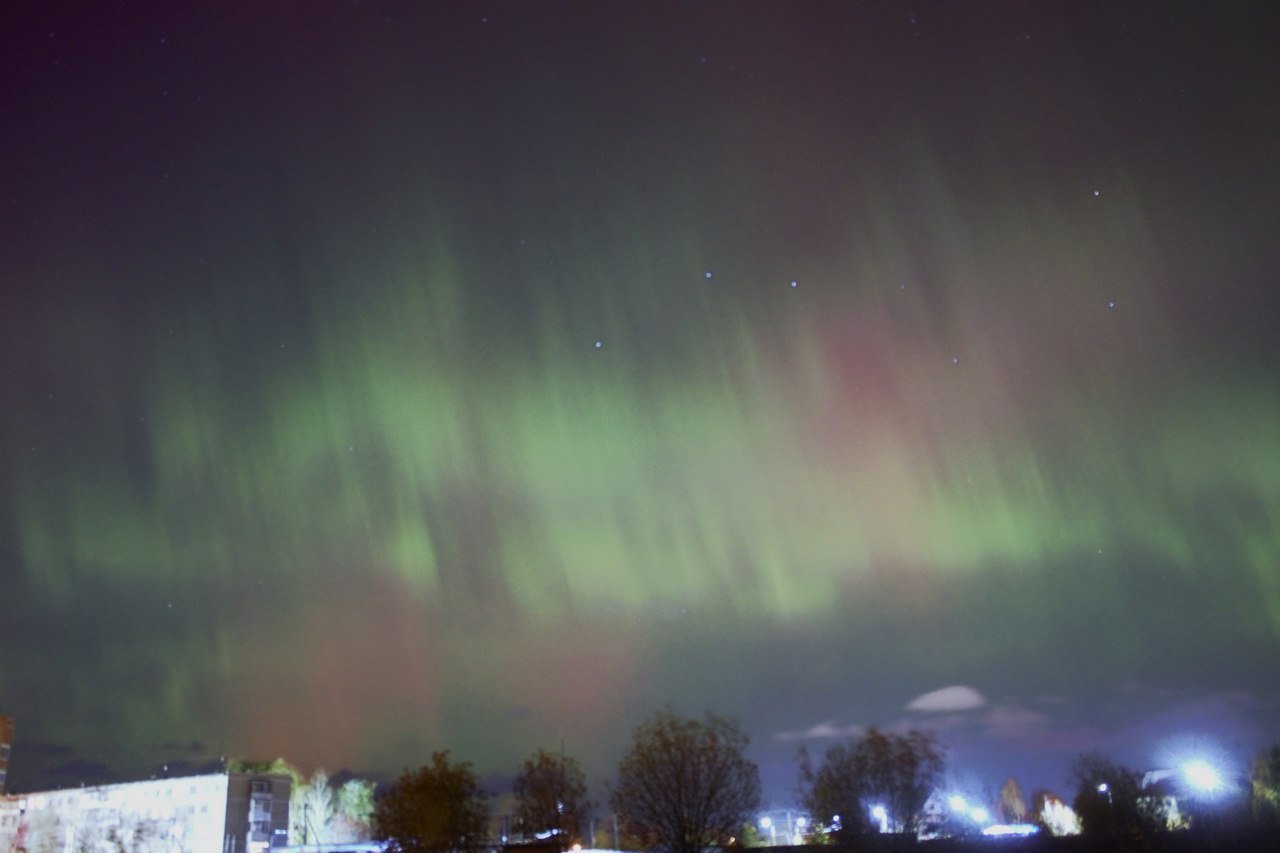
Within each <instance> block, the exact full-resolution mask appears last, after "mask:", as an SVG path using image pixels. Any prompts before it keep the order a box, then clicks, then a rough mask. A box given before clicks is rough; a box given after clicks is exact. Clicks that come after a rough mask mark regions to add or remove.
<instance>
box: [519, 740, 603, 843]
mask: <svg viewBox="0 0 1280 853" xmlns="http://www.w3.org/2000/svg"><path fill="white" fill-rule="evenodd" d="M515 797H516V818H517V820H519V822H520V826H521V828H522V829H523V831H524V832H525V833H526V834H529V833H532V834H535V835H538V836H543V835H544V834H549V835H548V837H550V836H554V837H555V838H556V839H557V840H558V841H559V842H560V843H561V844H562V845H564V846H567V845H568V844H569V843H571V842H572V840H573V839H575V838H578V837H579V836H580V835H581V833H582V827H583V824H584V823H585V821H586V819H587V816H588V815H589V814H590V811H591V803H590V802H589V801H588V800H587V781H586V777H585V776H583V774H582V770H581V768H579V767H578V762H576V761H574V760H573V759H572V758H569V757H566V756H565V755H564V754H563V753H550V752H547V751H546V750H544V749H540V750H538V751H537V752H535V753H534V754H533V755H531V756H530V757H529V758H527V759H525V762H524V767H523V768H521V770H520V775H518V776H516V780H515Z"/></svg>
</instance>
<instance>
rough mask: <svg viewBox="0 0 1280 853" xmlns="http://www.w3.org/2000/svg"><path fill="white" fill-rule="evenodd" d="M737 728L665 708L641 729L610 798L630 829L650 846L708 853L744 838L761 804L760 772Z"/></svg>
mask: <svg viewBox="0 0 1280 853" xmlns="http://www.w3.org/2000/svg"><path fill="white" fill-rule="evenodd" d="M747 743H748V738H747V736H746V735H745V734H744V733H743V732H742V730H741V729H740V728H739V727H738V725H737V724H736V723H733V722H731V721H729V720H726V719H724V718H723V717H718V716H716V715H714V714H711V713H707V714H706V715H704V717H703V719H701V720H696V719H686V718H681V717H677V716H676V715H675V714H673V713H672V712H670V711H660V712H658V713H657V714H655V715H654V716H653V717H652V718H651V719H649V720H648V721H647V722H645V723H642V724H641V725H639V726H638V727H637V728H636V730H635V733H634V735H633V737H632V743H631V748H630V749H629V750H628V751H627V753H626V754H625V755H624V756H623V758H622V761H621V763H620V764H619V765H618V781H617V787H616V788H615V789H614V791H613V795H612V797H611V798H610V801H611V803H612V805H613V808H614V811H615V812H616V813H617V815H618V821H619V823H620V824H621V827H622V830H623V832H624V833H625V834H626V835H627V836H629V837H631V838H634V839H635V840H636V841H637V842H639V843H640V844H641V845H643V846H644V847H645V848H650V849H651V848H660V849H663V850H665V851H668V853H701V851H702V850H703V849H705V848H707V847H720V846H724V845H725V844H727V843H728V841H729V839H730V838H732V837H735V836H737V834H738V833H739V832H740V831H741V828H742V825H743V823H745V822H746V821H747V819H748V818H750V817H751V816H752V814H753V813H754V812H755V810H756V809H757V808H758V807H759V805H760V771H759V769H758V768H757V767H756V765H755V763H754V762H752V761H750V760H748V759H747V757H746V755H745V754H744V751H745V750H746V747H747Z"/></svg>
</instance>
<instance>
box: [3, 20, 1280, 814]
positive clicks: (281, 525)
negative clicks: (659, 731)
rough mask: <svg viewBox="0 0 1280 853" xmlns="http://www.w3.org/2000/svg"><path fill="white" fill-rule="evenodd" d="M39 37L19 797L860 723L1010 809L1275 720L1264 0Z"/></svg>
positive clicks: (246, 26) (9, 267) (8, 609)
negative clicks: (1074, 767)
mask: <svg viewBox="0 0 1280 853" xmlns="http://www.w3.org/2000/svg"><path fill="white" fill-rule="evenodd" d="M57 5H58V4H51V5H50V6H49V7H46V8H43V9H42V10H41V11H39V12H30V13H24V14H15V16H14V17H15V21H14V23H13V24H12V26H9V25H6V26H5V27H4V28H2V29H3V32H4V33H5V34H4V35H3V37H0V38H2V39H3V42H4V48H5V49H4V50H3V52H2V53H0V55H2V56H3V59H0V62H2V63H3V65H4V71H5V78H6V79H8V80H11V81H17V85H10V86H8V87H7V90H6V93H5V94H4V95H3V115H4V116H5V128H6V130H5V140H4V143H3V145H4V154H5V156H4V157H3V165H2V166H0V168H2V169H3V178H4V180H3V188H4V199H3V201H4V204H3V209H4V211H5V212H4V214H3V216H0V241H2V242H0V288H3V311H2V313H0V335H2V337H3V339H2V340H0V364H2V365H3V368H4V369H3V371H2V375H0V395H2V396H0V430H2V433H0V436H2V438H3V445H2V451H3V453H2V455H0V484H2V486H3V501H2V502H0V608H2V609H3V618H2V619H0V711H3V712H5V713H10V714H13V715H14V716H15V717H16V718H17V724H18V728H17V739H16V741H15V745H14V757H13V762H12V765H11V767H12V770H11V777H10V778H11V783H12V786H13V787H23V786H26V787H34V786H38V785H44V784H74V783H75V782H77V781H81V780H82V779H83V777H85V776H88V777H89V779H90V780H94V781H96V780H98V779H101V778H127V777H137V776H145V775H149V774H151V773H154V772H156V771H155V768H156V767H158V766H160V765H161V764H163V763H165V762H174V763H177V762H179V761H187V762H190V763H193V764H199V763H200V762H204V761H208V760H211V759H215V760H216V759H217V758H218V757H219V756H240V755H252V756H267V757H269V756H274V755H284V756H285V757H287V758H289V759H290V760H292V761H294V762H295V763H297V764H299V765H300V766H302V767H304V768H305V769H308V770H309V769H310V768H312V767H315V766H318V765H323V766H325V767H327V768H328V769H330V770H331V771H333V770H337V769H339V768H343V767H345V768H350V769H352V770H355V771H357V772H370V773H381V774H391V773H395V772H397V771H398V770H399V769H400V768H401V767H404V766H416V765H417V764H420V763H422V762H424V761H426V760H427V758H428V757H429V755H430V752H431V751H432V750H434V749H442V748H448V749H452V750H453V751H454V753H455V754H456V755H458V756H459V757H461V758H464V759H467V760H472V761H474V762H475V763H476V765H477V768H478V769H479V770H480V771H481V772H482V773H485V774H489V775H491V776H495V777H501V776H503V775H504V774H508V775H509V774H511V773H514V771H515V770H516V769H518V766H519V762H520V761H521V760H522V759H523V758H524V756H525V755H527V754H528V753H529V752H530V751H532V750H533V749H534V748H536V747H538V746H546V745H548V744H552V745H554V744H558V743H559V742H560V741H561V740H562V739H563V740H564V742H565V744H566V749H568V750H569V751H570V752H573V753H575V754H576V755H578V756H579V758H580V760H582V762H583V764H584V766H585V767H586V768H587V770H588V772H589V774H590V775H591V777H592V781H593V783H600V782H603V781H606V780H607V779H608V777H609V774H610V773H611V772H612V767H613V766H614V762H615V760H616V757H617V755H618V753H619V750H620V746H621V744H622V742H623V739H624V738H625V737H626V736H627V734H628V733H629V731H630V729H631V727H632V726H633V725H634V724H635V723H636V722H637V721H638V720H639V719H640V718H641V717H643V716H645V715H646V714H647V713H648V712H649V711H651V710H652V709H654V708H657V707H660V706H662V705H665V704H671V705H672V706H673V707H675V708H677V709H678V710H682V711H687V712H690V713H700V712H701V711H702V710H703V709H707V708H710V709H712V710H715V711H717V712H719V713H723V714H726V715H729V716H733V717H736V718H739V719H741V720H742V721H743V724H744V725H745V726H746V728H747V730H748V731H749V732H750V734H751V735H752V738H753V748H754V749H755V750H757V753H756V757H757V759H758V760H760V761H761V763H762V765H763V767H764V769H765V771H766V793H767V794H768V795H770V796H772V797H774V798H784V797H786V796H787V795H788V792H789V791H790V786H791V783H792V781H793V776H792V775H791V774H792V767H791V764H790V762H791V758H792V756H793V755H794V750H795V748H796V746H797V744H798V743H801V742H804V741H805V740H806V739H812V740H816V741H818V742H820V741H821V738H822V737H823V736H824V735H827V734H830V733H833V732H840V731H844V730H847V729H848V727H852V726H859V725H869V724H877V723H878V724H882V725H894V724H896V723H900V722H902V721H910V722H912V723H914V724H917V725H924V726H928V727H933V728H936V729H938V730H939V732H940V735H941V736H942V738H943V740H944V742H946V743H947V744H948V745H949V746H950V747H951V750H952V751H951V756H950V761H951V766H952V767H953V768H954V769H955V770H956V771H957V772H959V773H969V774H973V775H975V776H978V777H981V778H983V779H987V778H988V777H990V782H991V783H992V784H994V785H997V786H998V785H999V783H1000V781H1001V780H1002V779H1003V778H1004V776H1007V775H1009V774H1010V773H1015V774H1019V775H1020V776H1022V777H1023V778H1025V779H1027V781H1028V782H1029V783H1030V784H1029V786H1030V785H1034V784H1045V785H1050V786H1058V785H1060V784H1061V783H1062V779H1063V777H1064V772H1063V768H1065V766H1066V764H1067V763H1068V762H1069V761H1070V760H1071V759H1072V758H1073V757H1074V756H1075V755H1076V754H1077V753H1078V752H1081V751H1083V750H1086V749H1090V748H1098V749H1102V750H1105V751H1110V752H1112V753H1114V754H1116V755H1117V756H1118V757H1119V758H1121V759H1123V760H1127V761H1131V762H1132V763H1134V764H1136V765H1139V766H1141V765H1143V764H1144V762H1147V763H1150V762H1152V761H1154V760H1155V757H1154V751H1155V750H1156V749H1157V748H1160V747H1161V745H1162V743H1163V741H1162V739H1165V738H1170V737H1182V736H1189V735H1194V736H1204V737H1207V738H1210V739H1213V738H1217V739H1219V740H1220V741H1221V742H1222V744H1223V748H1224V749H1226V750H1228V751H1232V750H1234V751H1235V753H1236V754H1237V757H1238V758H1239V759H1240V760H1241V761H1243V760H1246V759H1247V758H1248V757H1249V756H1250V755H1251V751H1252V750H1254V749H1256V748H1257V747H1260V746H1262V745H1265V744H1266V743H1269V742H1271V741H1272V740H1275V739H1277V738H1280V667H1277V665H1276V664H1277V661H1280V381H1278V380H1277V376H1280V373H1278V372H1277V371H1278V369H1280V344H1278V343H1277V341H1280V334H1277V331H1276V330H1277V329H1278V328H1280V310H1278V309H1280V295H1277V294H1278V293H1280V291H1277V287H1276V285H1277V284H1278V283H1280V282H1277V272H1278V271H1280V248H1278V246H1280V243H1278V242H1277V240H1276V238H1275V228H1276V223H1277V222H1278V221H1280V216H1278V214H1280V166H1278V165H1277V159H1276V156H1275V153H1276V150H1277V141H1278V139H1280V137H1278V131H1280V109H1278V108H1277V106H1276V104H1275V103H1274V101H1273V98H1271V97H1270V96H1269V92H1273V91H1274V85H1271V86H1268V85H1267V81H1270V82H1271V83H1272V84H1274V82H1275V81H1276V80H1277V79H1280V75H1278V74H1277V71H1280V68H1278V67H1277V66H1278V62H1277V59H1276V57H1275V56H1273V55H1272V53H1274V52H1273V51H1268V50H1266V49H1265V48H1266V44H1265V38H1264V36H1263V33H1265V32H1267V31H1268V27H1269V26H1271V25H1274V16H1270V18H1268V15H1267V13H1266V12H1265V11H1264V10H1262V9H1256V10H1252V11H1247V10H1246V9H1245V8H1243V7H1241V8H1237V9H1225V10H1224V9H1219V8H1214V7H1210V6H1207V5H1206V6H1205V7H1203V8H1200V7H1196V6H1194V5H1191V4H1185V5H1176V4H1175V5H1172V6H1170V5H1150V4H1121V5H1120V6H1118V7H1117V6H1116V5H1114V4H1099V5H1098V6H1097V7H1094V6H1092V5H1091V4H1077V3H1063V4H1034V5H1032V4H981V5H979V6H976V7H969V8H966V7H965V6H964V5H954V6H948V5H933V4H875V5H873V4H852V5H843V4H828V3H815V4H762V3H732V4H729V3H689V4H672V5H668V4H647V3H646V4H620V3H612V2H608V3H599V4H519V3H494V4H484V5H483V8H481V5H477V4H469V3H463V4H456V5H453V6H452V7H449V8H435V7H436V5H437V4H412V3H406V4H395V3H387V4H383V3H363V4H361V3H341V4H339V3H321V4H302V3H272V4H244V5H240V4H211V5H214V6H216V9H203V10H199V9H190V8H186V7H181V6H173V5H159V4H156V5H151V4H142V5H141V6H138V7H137V8H134V7H132V6H131V7H129V8H126V9H124V10H104V11H98V12H95V13H89V14H86V13H85V12H84V11H83V10H81V9H76V8H75V7H77V6H78V5H80V4H66V8H64V9H58V8H56V7H57ZM439 5H444V4H439ZM1268 20H1269V23H1268ZM960 685H964V686H970V687H972V688H973V690H971V691H968V692H964V691H952V692H951V693H947V694H942V695H941V698H939V697H934V699H933V700H928V699H926V700H925V701H923V702H917V703H914V705H913V707H912V708H910V709H908V708H907V706H908V704H909V703H912V700H914V699H916V698H917V697H922V696H923V695H924V694H929V693H931V692H932V691H935V690H938V689H940V688H945V687H948V686H960ZM975 691H976V692H975ZM957 696H960V697H962V700H961V701H956V699H955V697H957ZM948 697H950V698H949V699H948ZM24 750H25V752H24ZM77 774H79V777H77Z"/></svg>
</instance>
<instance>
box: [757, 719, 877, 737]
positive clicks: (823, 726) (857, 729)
mask: <svg viewBox="0 0 1280 853" xmlns="http://www.w3.org/2000/svg"><path fill="white" fill-rule="evenodd" d="M866 731H867V730H866V728H865V727H864V726H859V725H849V726H837V725H836V724H835V723H832V722H830V721H828V722H824V723H818V724H817V725H816V726H810V727H809V728H807V729H805V730H804V731H797V732H779V733H778V734H776V735H774V739H775V740H784V741H785V740H818V739H821V738H847V737H861V736H862V735H863V734H865V733H866Z"/></svg>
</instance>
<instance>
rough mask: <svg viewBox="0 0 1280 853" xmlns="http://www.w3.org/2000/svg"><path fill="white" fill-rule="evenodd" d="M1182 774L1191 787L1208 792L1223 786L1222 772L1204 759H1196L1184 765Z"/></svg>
mask: <svg viewBox="0 0 1280 853" xmlns="http://www.w3.org/2000/svg"><path fill="white" fill-rule="evenodd" d="M1182 775H1183V776H1184V777H1186V780H1187V782H1188V783H1190V784H1191V787H1193V788H1195V789H1196V790H1198V791H1203V792H1205V793H1207V794H1211V793H1213V792H1214V791H1217V790H1219V789H1221V788H1222V774H1221V773H1219V772H1218V770H1217V768H1215V767H1214V766H1213V765H1212V764H1210V763H1209V762H1207V761H1205V760H1204V759H1195V760H1194V761H1188V762H1187V763H1186V764H1184V765H1182Z"/></svg>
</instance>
